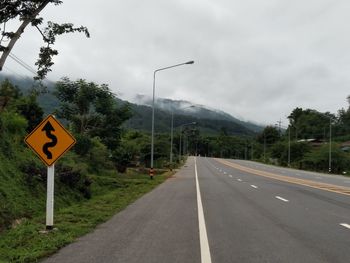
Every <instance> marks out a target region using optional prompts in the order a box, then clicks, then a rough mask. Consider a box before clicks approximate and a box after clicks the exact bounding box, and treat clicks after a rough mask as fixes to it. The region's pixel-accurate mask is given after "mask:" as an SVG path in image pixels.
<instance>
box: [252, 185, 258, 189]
mask: <svg viewBox="0 0 350 263" xmlns="http://www.w3.org/2000/svg"><path fill="white" fill-rule="evenodd" d="M250 186H251V187H253V188H255V189H258V187H257V186H256V185H253V184H251V185H250Z"/></svg>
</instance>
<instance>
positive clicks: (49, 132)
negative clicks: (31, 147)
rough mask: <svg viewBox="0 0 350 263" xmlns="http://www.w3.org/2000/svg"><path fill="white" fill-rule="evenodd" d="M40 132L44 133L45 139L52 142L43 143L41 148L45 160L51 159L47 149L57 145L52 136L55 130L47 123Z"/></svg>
mask: <svg viewBox="0 0 350 263" xmlns="http://www.w3.org/2000/svg"><path fill="white" fill-rule="evenodd" d="M41 130H42V131H45V132H46V136H47V138H49V139H51V140H52V141H51V142H48V143H45V144H44V146H43V152H44V154H45V155H46V157H47V159H52V153H51V152H50V151H49V148H52V147H55V146H56V144H57V137H56V136H55V135H54V134H52V132H53V131H55V129H54V128H53V127H52V124H51V123H50V121H48V122H47V123H46V124H45V126H44V127H43V128H42V129H41Z"/></svg>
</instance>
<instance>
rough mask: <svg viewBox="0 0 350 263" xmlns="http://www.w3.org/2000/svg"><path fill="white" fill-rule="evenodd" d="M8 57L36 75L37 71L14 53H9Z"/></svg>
mask: <svg viewBox="0 0 350 263" xmlns="http://www.w3.org/2000/svg"><path fill="white" fill-rule="evenodd" d="M9 57H10V58H12V59H13V60H14V61H15V62H17V63H18V64H19V65H21V66H22V67H23V68H25V69H26V70H28V71H29V72H30V73H32V74H34V75H36V74H37V72H36V71H35V70H34V69H33V68H32V67H31V66H29V65H28V64H27V63H25V62H24V61H23V60H22V59H20V58H19V57H17V56H16V55H15V54H13V53H10V54H9Z"/></svg>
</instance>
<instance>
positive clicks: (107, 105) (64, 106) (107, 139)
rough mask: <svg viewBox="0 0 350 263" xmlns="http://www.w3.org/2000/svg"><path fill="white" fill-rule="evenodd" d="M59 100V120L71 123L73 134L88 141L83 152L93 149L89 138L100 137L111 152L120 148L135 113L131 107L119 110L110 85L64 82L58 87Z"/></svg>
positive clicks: (58, 83) (122, 107)
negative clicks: (123, 127)
mask: <svg viewBox="0 0 350 263" xmlns="http://www.w3.org/2000/svg"><path fill="white" fill-rule="evenodd" d="M56 96H57V97H58V99H59V100H60V101H61V106H60V109H59V111H58V116H60V117H62V118H65V119H66V120H68V121H70V123H71V127H72V129H73V131H74V132H75V133H76V134H78V135H79V137H80V138H84V145H81V146H82V147H81V150H82V151H83V152H86V151H85V150H86V149H89V147H88V145H87V144H88V142H87V141H86V140H87V139H88V138H89V137H91V138H92V137H99V138H100V139H101V141H102V143H104V144H105V145H106V146H107V148H108V149H110V150H114V149H115V148H116V147H117V146H118V144H119V142H120V136H121V125H122V124H123V122H124V121H126V120H127V119H129V118H130V116H131V113H130V110H129V106H128V104H125V105H123V106H121V107H118V105H117V102H116V100H115V96H114V95H113V93H112V92H111V91H110V90H109V88H108V85H106V84H102V85H97V84H95V83H94V82H86V81H85V80H83V79H80V80H77V81H71V80H69V79H68V78H64V79H62V80H61V81H59V82H57V84H56ZM84 149H85V150H84Z"/></svg>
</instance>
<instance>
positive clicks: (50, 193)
mask: <svg viewBox="0 0 350 263" xmlns="http://www.w3.org/2000/svg"><path fill="white" fill-rule="evenodd" d="M54 184H55V165H54V164H53V165H51V166H48V167H47V199H46V230H52V229H53V207H54V193H55V190H54V189H55V187H54Z"/></svg>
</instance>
